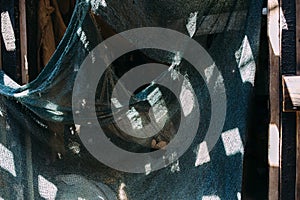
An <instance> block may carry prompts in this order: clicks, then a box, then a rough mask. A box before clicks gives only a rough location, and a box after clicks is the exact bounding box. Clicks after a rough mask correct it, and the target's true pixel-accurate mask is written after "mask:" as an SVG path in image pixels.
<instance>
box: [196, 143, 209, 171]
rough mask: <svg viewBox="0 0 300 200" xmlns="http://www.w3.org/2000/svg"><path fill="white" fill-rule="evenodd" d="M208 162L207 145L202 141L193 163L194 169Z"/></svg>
mask: <svg viewBox="0 0 300 200" xmlns="http://www.w3.org/2000/svg"><path fill="white" fill-rule="evenodd" d="M209 161H210V156H209V152H208V148H207V143H206V142H205V141H204V142H202V143H201V144H200V145H199V147H198V153H197V158H196V162H195V167H197V166H199V165H203V164H204V163H208V162H209Z"/></svg>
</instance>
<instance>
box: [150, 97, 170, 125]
mask: <svg viewBox="0 0 300 200" xmlns="http://www.w3.org/2000/svg"><path fill="white" fill-rule="evenodd" d="M152 108H153V113H154V118H155V122H156V123H160V124H165V123H166V121H167V114H168V109H167V107H166V103H165V101H164V100H163V99H161V100H159V102H157V103H156V104H155V105H154V106H153V107H152Z"/></svg>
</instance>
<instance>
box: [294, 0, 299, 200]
mask: <svg viewBox="0 0 300 200" xmlns="http://www.w3.org/2000/svg"><path fill="white" fill-rule="evenodd" d="M296 62H297V63H296V74H297V75H298V76H299V77H300V0H296ZM298 84H299V85H300V81H299V82H298ZM298 91H299V90H298ZM299 92H300V91H299ZM296 123H297V124H296V145H297V146H296V184H295V187H296V188H295V199H300V111H297V113H296Z"/></svg>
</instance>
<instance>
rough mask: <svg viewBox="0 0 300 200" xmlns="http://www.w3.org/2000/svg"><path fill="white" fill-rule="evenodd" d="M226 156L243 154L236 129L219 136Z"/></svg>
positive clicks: (239, 136)
mask: <svg viewBox="0 0 300 200" xmlns="http://www.w3.org/2000/svg"><path fill="white" fill-rule="evenodd" d="M221 138H222V141H223V144H224V148H225V152H226V155H227V156H231V155H235V154H237V153H241V154H244V146H243V142H242V139H241V135H240V132H239V129H238V128H235V129H231V130H229V131H226V132H224V133H222V135H221Z"/></svg>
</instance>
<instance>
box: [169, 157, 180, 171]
mask: <svg viewBox="0 0 300 200" xmlns="http://www.w3.org/2000/svg"><path fill="white" fill-rule="evenodd" d="M171 172H172V173H175V172H180V167H179V160H177V161H176V162H175V163H172V165H171Z"/></svg>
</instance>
